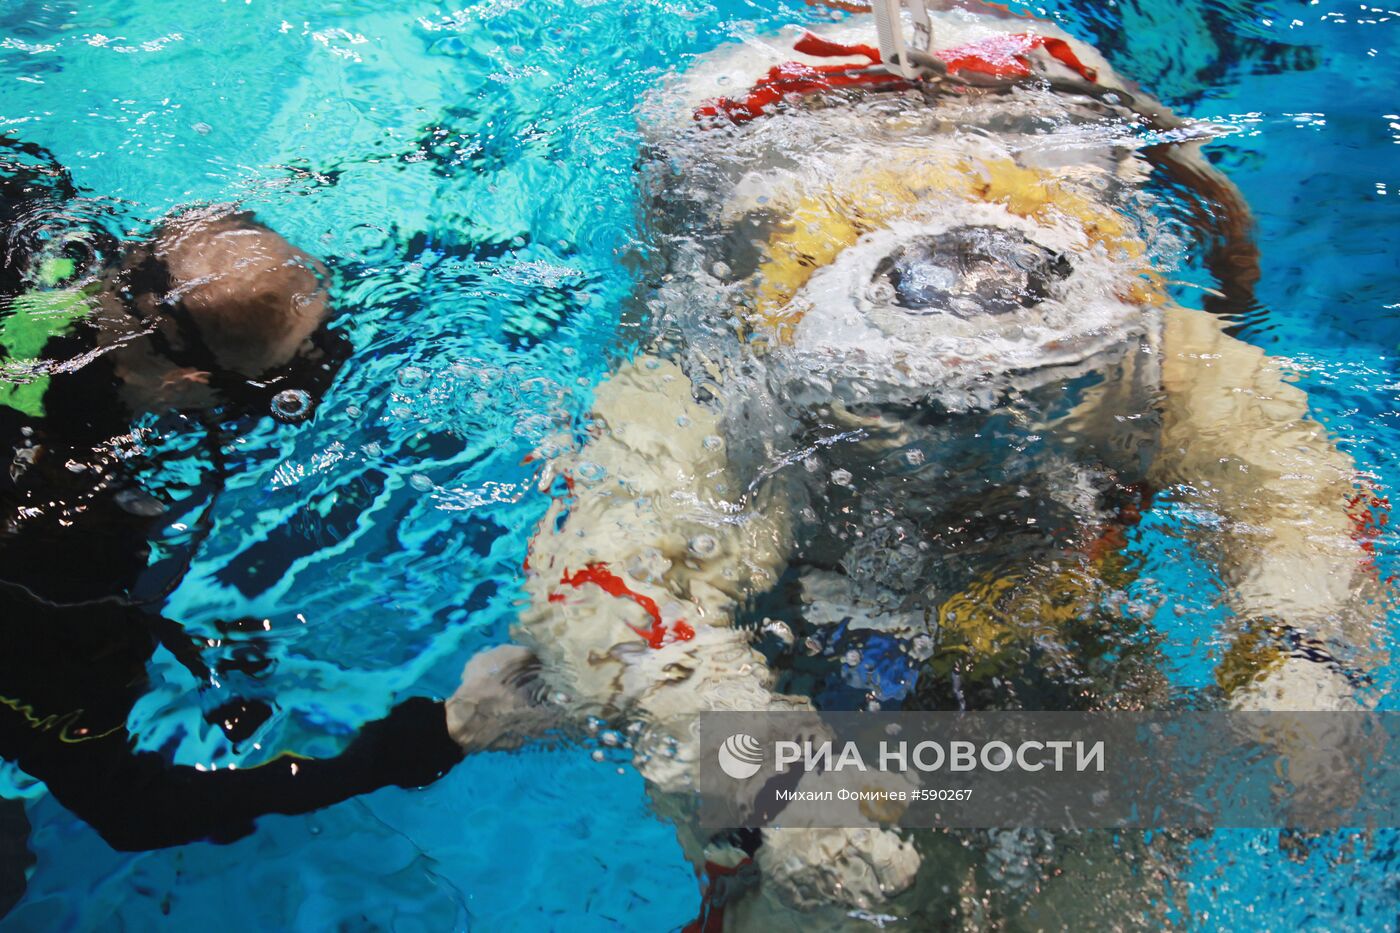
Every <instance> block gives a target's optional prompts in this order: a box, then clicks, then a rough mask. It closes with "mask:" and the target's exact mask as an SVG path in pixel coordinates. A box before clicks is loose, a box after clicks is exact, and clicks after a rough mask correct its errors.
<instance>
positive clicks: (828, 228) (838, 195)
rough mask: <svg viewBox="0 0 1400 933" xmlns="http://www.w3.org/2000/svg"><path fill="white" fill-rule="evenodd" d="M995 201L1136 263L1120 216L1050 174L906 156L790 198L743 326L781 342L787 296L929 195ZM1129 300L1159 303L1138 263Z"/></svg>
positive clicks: (1137, 247)
mask: <svg viewBox="0 0 1400 933" xmlns="http://www.w3.org/2000/svg"><path fill="white" fill-rule="evenodd" d="M939 193H942V194H945V195H946V194H952V195H954V196H957V197H961V198H963V199H965V200H980V201H986V202H990V203H995V204H1000V205H1002V206H1003V207H1005V208H1006V209H1007V210H1008V211H1010V212H1011V213H1013V214H1015V215H1017V216H1018V217H1025V218H1028V219H1032V220H1036V221H1039V222H1041V223H1047V224H1048V223H1051V222H1053V221H1054V220H1056V219H1061V218H1068V219H1070V220H1073V221H1075V222H1077V224H1078V226H1079V228H1080V229H1081V230H1083V232H1084V234H1085V236H1086V237H1088V239H1089V240H1090V241H1091V242H1093V243H1096V244H1101V245H1103V246H1105V247H1107V248H1108V249H1109V250H1110V251H1111V252H1114V253H1117V254H1119V255H1124V256H1127V257H1128V258H1130V259H1133V260H1140V259H1142V258H1143V256H1144V255H1145V253H1146V249H1145V247H1144V246H1143V244H1142V241H1141V240H1139V239H1138V238H1137V237H1136V236H1135V235H1134V234H1133V232H1132V230H1131V229H1130V227H1129V225H1128V224H1127V222H1126V221H1125V220H1124V218H1122V217H1120V216H1119V215H1118V214H1115V213H1114V212H1113V211H1111V210H1107V209H1104V208H1103V207H1101V206H1099V205H1097V204H1095V203H1094V202H1093V201H1091V200H1089V199H1088V198H1086V197H1084V196H1083V195H1080V194H1077V193H1075V192H1073V191H1070V190H1068V189H1067V188H1066V187H1065V186H1064V185H1062V184H1061V183H1060V182H1059V181H1058V180H1057V179H1056V178H1055V176H1054V175H1052V174H1050V173H1049V172H1045V171H1042V170H1040V169H1033V168H1026V167H1024V166H1020V165H1017V164H1016V163H1015V162H1012V161H1011V160H1010V159H994V160H989V161H978V162H973V161H970V160H968V159H949V158H946V157H942V158H940V157H935V156H931V155H929V154H927V153H909V154H905V155H904V156H902V157H899V158H896V159H895V160H892V161H890V162H887V163H885V164H884V165H882V166H881V167H880V168H878V169H873V170H871V171H868V172H865V173H863V174H861V175H860V176H858V177H857V178H855V179H854V180H853V181H852V182H850V183H849V184H848V185H847V186H846V187H845V188H844V189H835V188H829V189H827V190H825V191H823V192H821V193H818V194H814V195H808V196H807V197H804V198H802V199H801V200H799V201H798V202H797V205H796V206H795V207H794V208H793V210H792V214H791V216H790V218H789V219H788V220H787V221H786V222H785V223H784V224H783V225H782V226H781V227H780V228H779V229H778V230H777V231H776V232H774V233H773V235H772V236H771V237H770V238H769V240H768V244H767V250H766V257H765V259H764V260H763V261H762V262H761V263H760V264H759V267H758V271H757V279H758V287H757V290H756V294H755V296H754V309H753V314H752V319H751V321H750V324H751V325H753V326H757V327H761V328H763V329H765V330H768V331H769V332H771V333H773V334H775V335H776V336H777V337H778V338H779V339H780V340H789V339H791V337H792V332H793V329H794V328H795V327H796V326H797V323H798V322H799V321H800V320H802V315H803V313H804V312H805V309H804V308H802V307H800V306H796V305H794V303H793V298H794V297H795V296H796V295H797V293H798V292H799V291H801V289H802V287H803V286H804V285H806V284H807V282H808V280H809V279H811V277H812V274H813V273H814V272H816V271H817V270H818V269H820V268H821V267H822V266H826V265H829V264H830V263H831V262H833V261H834V260H835V259H836V257H837V256H839V255H840V254H841V252H842V251H843V250H845V249H847V248H848V247H850V246H852V245H854V244H855V242H856V241H857V240H859V239H860V238H861V237H862V236H864V235H865V234H867V233H870V232H871V231H873V230H877V229H880V228H882V227H884V226H886V225H887V224H888V223H889V222H890V221H892V220H895V219H897V218H899V217H901V216H906V215H908V214H909V212H910V211H911V210H912V209H913V208H914V207H916V206H917V205H918V204H919V202H920V201H922V200H925V199H926V198H928V197H930V196H932V195H935V194H939ZM1120 297H1121V298H1123V299H1124V300H1126V301H1131V302H1133V303H1135V304H1144V305H1155V304H1160V303H1161V302H1162V301H1164V300H1165V295H1164V294H1163V292H1162V288H1161V280H1160V278H1159V277H1158V276H1157V275H1156V273H1154V272H1153V271H1152V270H1151V269H1148V268H1144V269H1142V270H1141V271H1140V273H1139V277H1137V278H1135V279H1134V280H1133V281H1132V283H1131V284H1130V285H1129V286H1128V287H1127V289H1126V290H1125V293H1124V294H1122V295H1120Z"/></svg>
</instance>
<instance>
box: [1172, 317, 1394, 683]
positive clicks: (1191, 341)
mask: <svg viewBox="0 0 1400 933" xmlns="http://www.w3.org/2000/svg"><path fill="white" fill-rule="evenodd" d="M1163 388H1164V390H1165V409H1164V412H1163V436H1162V454H1161V456H1160V458H1159V460H1158V464H1157V474H1158V475H1157V476H1156V478H1155V479H1156V485H1157V486H1158V487H1159V488H1172V489H1173V494H1174V495H1177V496H1180V497H1183V498H1185V499H1186V500H1187V501H1188V502H1189V503H1190V504H1191V505H1192V506H1194V507H1196V508H1198V509H1203V510H1205V511H1204V514H1206V515H1208V516H1212V517H1213V518H1214V519H1216V520H1218V521H1219V522H1220V525H1221V527H1222V528H1223V529H1224V531H1225V533H1224V535H1223V536H1222V544H1221V555H1220V556H1221V558H1222V575H1223V576H1224V578H1225V581H1226V583H1227V584H1228V585H1229V586H1230V587H1231V598H1232V600H1233V603H1234V608H1235V611H1236V614H1237V616H1238V617H1239V618H1240V619H1241V620H1242V621H1243V623H1244V624H1245V625H1246V626H1247V627H1252V628H1246V630H1245V631H1243V632H1242V633H1241V634H1240V637H1239V638H1237V640H1236V646H1235V648H1233V649H1231V651H1230V652H1227V655H1226V658H1225V662H1224V663H1223V664H1222V668H1221V670H1219V671H1218V672H1217V679H1218V680H1219V681H1220V683H1221V686H1222V687H1224V688H1225V690H1226V692H1227V693H1228V694H1230V696H1231V701H1232V702H1233V703H1234V704H1235V705H1236V706H1248V707H1253V708H1291V709H1311V708H1316V709H1326V708H1339V707H1347V706H1350V705H1353V704H1354V702H1355V701H1354V697H1353V690H1352V689H1351V688H1352V686H1353V684H1354V682H1355V681H1356V680H1357V674H1358V672H1360V671H1364V669H1365V668H1366V667H1368V666H1370V665H1371V664H1373V663H1374V662H1375V658H1374V655H1373V653H1372V649H1373V645H1372V641H1373V639H1374V636H1373V634H1372V633H1373V630H1374V629H1373V625H1374V622H1375V620H1376V619H1377V618H1379V617H1380V615H1381V613H1382V612H1383V607H1382V602H1383V599H1384V595H1385V594H1384V588H1383V586H1382V585H1381V584H1380V582H1379V580H1378V578H1377V574H1376V570H1375V566H1374V563H1373V561H1372V559H1371V554H1370V552H1369V549H1368V544H1367V541H1368V538H1367V521H1368V518H1367V516H1368V514H1369V513H1368V512H1367V511H1366V509H1365V501H1364V500H1365V497H1364V494H1363V493H1362V492H1361V491H1360V490H1359V489H1358V486H1357V480H1358V476H1357V472H1356V468H1355V465H1354V464H1353V462H1352V460H1351V458H1350V457H1349V456H1348V455H1346V454H1345V453H1343V452H1342V451H1340V450H1338V449H1337V447H1336V446H1335V445H1334V444H1333V443H1332V441H1331V439H1330V438H1329V437H1328V436H1327V432H1326V430H1325V429H1324V428H1323V427H1322V426H1321V425H1320V424H1318V423H1317V422H1316V421H1314V420H1312V419H1311V418H1309V417H1308V412H1307V396H1306V395H1305V394H1304V393H1303V391H1302V390H1301V389H1299V388H1297V387H1296V386H1293V385H1290V384H1289V383H1288V382H1287V381H1286V380H1285V379H1284V375H1283V372H1282V370H1281V367H1280V363H1279V361H1278V360H1275V359H1272V358H1270V357H1268V356H1266V355H1265V354H1264V352H1263V351H1262V350H1260V349H1258V348H1257V347H1253V346H1250V345H1249V344H1246V343H1243V342H1241V341H1239V340H1236V339H1235V338H1233V337H1231V336H1229V335H1227V334H1226V333H1225V332H1224V330H1223V329H1222V324H1221V322H1219V321H1218V320H1217V319H1215V318H1214V317H1212V316H1210V315H1208V314H1205V313H1203V312H1199V311H1187V310H1184V309H1180V308H1173V309H1171V310H1170V311H1169V313H1168V317H1167V323H1166V332H1165V339H1164V360H1163Z"/></svg>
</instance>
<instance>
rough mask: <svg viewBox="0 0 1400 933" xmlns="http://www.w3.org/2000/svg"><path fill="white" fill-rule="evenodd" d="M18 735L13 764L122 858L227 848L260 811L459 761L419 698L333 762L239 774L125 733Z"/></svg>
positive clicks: (436, 706)
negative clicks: (208, 844) (186, 759)
mask: <svg viewBox="0 0 1400 933" xmlns="http://www.w3.org/2000/svg"><path fill="white" fill-rule="evenodd" d="M30 732H32V730H30ZM6 735H7V737H9V735H8V733H6ZM18 738H20V739H21V740H22V741H23V742H24V745H25V746H27V747H26V748H25V750H24V751H23V752H22V753H21V754H19V755H17V756H15V757H16V758H17V763H18V765H19V766H20V767H21V768H22V769H23V770H24V771H25V772H26V773H27V774H29V775H31V776H32V777H35V778H37V779H39V780H41V781H43V782H44V784H45V785H46V786H47V787H48V789H49V792H50V793H52V794H53V795H54V797H55V798H56V799H57V800H58V801H59V803H61V804H63V805H64V806H65V807H67V808H68V809H69V810H71V811H72V812H73V813H74V814H75V815H76V816H78V817H79V818H81V819H82V820H84V821H85V822H87V823H88V824H89V825H91V826H92V827H93V828H94V829H95V830H97V832H98V834H99V835H101V836H102V838H103V839H104V840H106V842H107V844H108V845H110V846H111V847H112V848H114V849H119V850H125V851H136V850H145V849H157V848H163V847H165V846H173V845H182V844H184V843H189V842H197V841H200V840H207V841H212V842H231V841H233V840H235V839H239V838H241V837H243V836H246V835H247V834H249V833H250V832H252V831H253V821H254V819H256V818H257V817H260V816H264V815H266V814H269V813H283V814H296V813H307V812H310V811H312V810H316V809H320V808H321V807H326V806H330V805H331V804H333V803H339V802H340V801H342V800H346V799H349V798H350V797H353V796H356V795H358V794H364V793H369V792H370V791H374V790H377V789H379V788H381V787H387V786H390V785H396V786H400V787H418V786H421V785H424V784H429V783H431V782H432V781H434V780H436V779H437V778H438V777H440V776H441V775H442V774H443V773H445V772H446V771H447V770H449V769H450V768H451V767H452V766H453V765H455V764H456V763H457V762H458V761H459V760H460V759H461V757H462V754H463V752H462V749H461V747H460V746H458V745H457V743H456V742H454V741H453V740H452V738H451V737H450V736H449V735H448V732H447V728H446V719H445V714H444V710H443V704H442V703H438V702H434V701H431V700H427V699H422V698H416V699H411V700H407V701H405V702H404V703H401V704H399V705H398V706H396V707H394V709H393V710H392V711H391V712H390V713H389V715H388V716H387V717H385V718H384V719H381V720H377V721H375V722H371V723H367V724H366V725H365V726H364V727H363V728H362V729H361V730H360V733H359V735H358V736H357V737H356V738H355V740H354V741H353V742H351V743H350V745H349V746H348V747H347V748H346V749H345V751H343V752H342V753H341V754H340V755H338V756H336V757H335V758H327V759H307V758H296V757H293V756H290V755H283V756H281V757H279V758H277V759H275V760H273V761H270V762H268V763H267V764H264V765H260V766H258V767H253V768H245V769H228V770H200V769H198V768H193V767H189V766H186V765H172V764H170V763H169V762H168V761H166V760H165V758H164V756H162V755H160V754H157V753H155V752H135V751H133V750H132V748H131V745H130V736H129V735H128V734H127V733H126V730H125V729H120V730H118V731H116V732H113V733H110V734H107V735H104V736H101V737H93V738H90V739H86V738H83V737H74V736H65V735H63V734H53V733H50V734H44V735H24V736H18ZM7 744H8V743H7ZM7 753H8V749H7ZM7 757H9V755H8V754H7Z"/></svg>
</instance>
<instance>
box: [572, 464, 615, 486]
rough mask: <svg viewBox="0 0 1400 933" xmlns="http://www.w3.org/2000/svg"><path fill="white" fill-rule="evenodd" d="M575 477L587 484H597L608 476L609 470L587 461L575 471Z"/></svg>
mask: <svg viewBox="0 0 1400 933" xmlns="http://www.w3.org/2000/svg"><path fill="white" fill-rule="evenodd" d="M574 475H575V476H577V477H578V478H579V479H581V480H583V481H584V482H585V483H596V482H598V481H599V480H601V479H602V478H603V477H605V476H607V475H608V471H607V468H606V467H604V466H603V465H602V464H600V463H594V462H593V461H592V460H585V461H583V462H582V463H580V464H579V465H578V466H577V467H576V468H575V469H574Z"/></svg>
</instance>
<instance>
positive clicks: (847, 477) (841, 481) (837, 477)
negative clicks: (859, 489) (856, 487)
mask: <svg viewBox="0 0 1400 933" xmlns="http://www.w3.org/2000/svg"><path fill="white" fill-rule="evenodd" d="M831 481H832V482H833V483H835V484H836V485H838V486H849V485H851V471H850V470H832V471H831Z"/></svg>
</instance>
